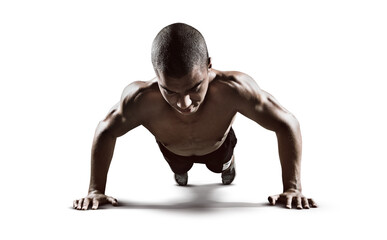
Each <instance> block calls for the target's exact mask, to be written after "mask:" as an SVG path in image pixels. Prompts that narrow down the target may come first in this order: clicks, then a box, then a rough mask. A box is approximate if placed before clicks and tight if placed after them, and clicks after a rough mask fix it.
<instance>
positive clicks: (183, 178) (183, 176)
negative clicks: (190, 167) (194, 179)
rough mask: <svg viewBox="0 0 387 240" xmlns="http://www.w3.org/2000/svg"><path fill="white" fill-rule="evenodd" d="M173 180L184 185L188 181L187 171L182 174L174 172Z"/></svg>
mask: <svg viewBox="0 0 387 240" xmlns="http://www.w3.org/2000/svg"><path fill="white" fill-rule="evenodd" d="M175 180H176V182H177V184H179V185H180V186H186V185H187V183H188V173H183V174H176V173H175Z"/></svg>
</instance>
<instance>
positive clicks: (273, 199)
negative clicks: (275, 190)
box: [267, 195, 280, 205]
mask: <svg viewBox="0 0 387 240" xmlns="http://www.w3.org/2000/svg"><path fill="white" fill-rule="evenodd" d="M279 197H280V195H273V196H269V197H268V199H267V200H269V203H270V204H271V205H275V203H276V202H277V200H278V198H279Z"/></svg>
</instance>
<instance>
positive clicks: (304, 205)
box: [302, 197, 310, 209]
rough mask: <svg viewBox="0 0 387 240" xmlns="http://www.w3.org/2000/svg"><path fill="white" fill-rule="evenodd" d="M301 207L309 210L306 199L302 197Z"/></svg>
mask: <svg viewBox="0 0 387 240" xmlns="http://www.w3.org/2000/svg"><path fill="white" fill-rule="evenodd" d="M302 206H303V207H304V208H305V209H309V208H310V207H309V203H308V199H307V198H305V197H303V198H302Z"/></svg>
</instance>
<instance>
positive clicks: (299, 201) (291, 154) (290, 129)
mask: <svg viewBox="0 0 387 240" xmlns="http://www.w3.org/2000/svg"><path fill="white" fill-rule="evenodd" d="M235 76H236V77H235V79H236V80H235V83H234V86H236V87H235V89H236V90H237V93H238V94H237V96H238V101H239V104H238V105H237V106H238V108H239V109H238V112H240V113H241V114H243V115H245V116H246V117H248V118H250V119H252V120H253V121H255V122H257V123H258V124H260V125H261V126H262V127H264V128H266V129H268V130H271V131H274V132H275V133H276V136H277V141H278V150H279V157H280V163H281V169H282V183H283V193H282V194H278V195H274V196H270V197H269V202H270V203H271V204H272V205H275V203H276V202H277V201H280V202H283V203H286V207H287V208H291V206H292V202H295V203H296V205H297V208H299V209H302V208H309V207H310V206H312V207H316V204H315V203H314V201H313V200H312V199H307V198H306V197H304V196H303V195H302V193H301V191H302V187H301V179H300V176H301V154H302V139H301V131H300V125H299V123H298V121H297V119H296V118H295V117H294V116H293V115H292V114H291V113H290V112H289V111H287V110H286V109H285V108H283V107H282V106H281V105H280V104H279V103H278V101H277V100H276V99H275V98H274V97H273V96H271V95H270V94H269V93H267V92H265V91H263V90H262V89H260V88H259V87H258V85H257V84H256V83H255V81H254V80H253V79H252V78H251V77H249V76H247V75H245V74H243V73H235Z"/></svg>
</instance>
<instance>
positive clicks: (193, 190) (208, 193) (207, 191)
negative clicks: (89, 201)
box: [100, 184, 269, 212]
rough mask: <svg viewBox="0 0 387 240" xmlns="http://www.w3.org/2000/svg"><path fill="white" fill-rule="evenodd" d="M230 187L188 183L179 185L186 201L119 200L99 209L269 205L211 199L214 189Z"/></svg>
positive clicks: (207, 209) (198, 209)
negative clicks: (116, 203) (146, 201)
mask: <svg viewBox="0 0 387 240" xmlns="http://www.w3.org/2000/svg"><path fill="white" fill-rule="evenodd" d="M224 187H232V185H231V186H224V185H222V184H206V185H188V186H185V187H181V188H182V189H184V194H188V195H189V199H188V201H184V202H173V201H171V202H164V203H141V202H133V201H125V200H121V201H120V200H119V205H118V206H117V207H113V206H111V205H103V206H101V207H100V208H101V209H111V208H120V209H155V210H179V211H184V212H210V211H212V210H215V209H220V208H257V207H265V206H269V204H268V203H250V202H221V201H215V200H213V199H214V198H213V196H214V193H215V191H216V189H220V188H224Z"/></svg>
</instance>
